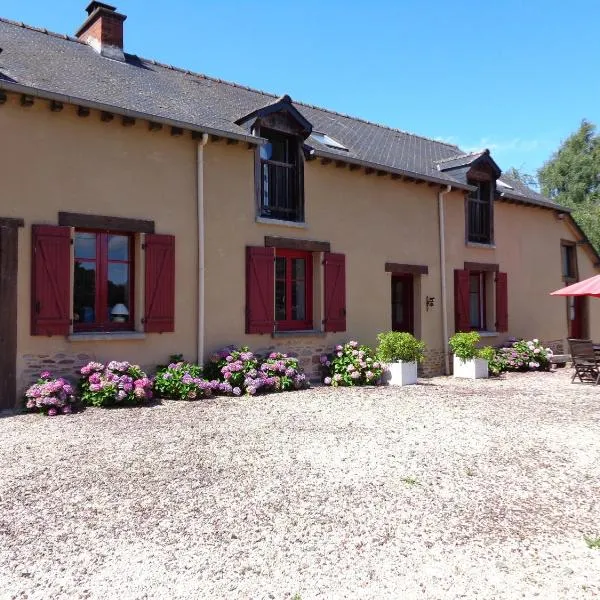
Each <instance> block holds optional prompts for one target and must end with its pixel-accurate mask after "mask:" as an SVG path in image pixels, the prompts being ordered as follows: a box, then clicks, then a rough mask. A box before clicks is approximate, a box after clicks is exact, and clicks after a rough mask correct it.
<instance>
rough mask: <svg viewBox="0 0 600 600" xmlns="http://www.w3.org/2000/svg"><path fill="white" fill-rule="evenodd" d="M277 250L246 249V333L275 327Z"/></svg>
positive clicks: (268, 331)
mask: <svg viewBox="0 0 600 600" xmlns="http://www.w3.org/2000/svg"><path fill="white" fill-rule="evenodd" d="M274 290H275V248H262V247H250V246H249V247H247V248H246V333H272V332H273V330H274V327H275V300H274V297H275V292H274Z"/></svg>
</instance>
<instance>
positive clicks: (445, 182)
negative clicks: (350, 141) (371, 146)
mask: <svg viewBox="0 0 600 600" xmlns="http://www.w3.org/2000/svg"><path fill="white" fill-rule="evenodd" d="M314 151H315V153H314V156H315V157H318V158H328V159H330V160H336V161H338V162H343V163H347V164H351V165H358V166H360V167H365V168H370V169H376V170H377V171H385V172H386V173H390V174H391V175H404V176H405V177H412V178H413V179H418V180H421V181H427V182H429V183H436V184H438V185H451V186H452V187H453V188H457V189H461V190H465V191H468V192H470V191H473V190H475V189H476V188H475V186H473V185H468V184H464V183H460V182H458V181H454V180H451V179H442V178H441V177H439V178H438V177H432V176H431V175H424V174H422V173H416V172H414V171H407V170H405V169H396V168H394V167H389V166H387V165H382V164H379V163H374V162H370V161H368V160H361V159H360V158H354V157H351V156H340V155H339V154H334V153H333V152H325V151H323V150H318V149H317V148H315V149H314Z"/></svg>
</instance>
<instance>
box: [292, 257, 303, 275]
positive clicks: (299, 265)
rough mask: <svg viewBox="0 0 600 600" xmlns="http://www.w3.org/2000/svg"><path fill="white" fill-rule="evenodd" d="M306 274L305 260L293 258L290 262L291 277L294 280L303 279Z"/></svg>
mask: <svg viewBox="0 0 600 600" xmlns="http://www.w3.org/2000/svg"><path fill="white" fill-rule="evenodd" d="M305 274H306V259H304V258H294V259H293V260H292V277H293V278H294V279H304V277H305Z"/></svg>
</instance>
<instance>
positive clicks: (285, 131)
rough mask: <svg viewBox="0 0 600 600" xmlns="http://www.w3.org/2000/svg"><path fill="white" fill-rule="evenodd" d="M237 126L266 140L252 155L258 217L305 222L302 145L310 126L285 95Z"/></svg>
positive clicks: (237, 122)
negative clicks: (253, 157)
mask: <svg viewBox="0 0 600 600" xmlns="http://www.w3.org/2000/svg"><path fill="white" fill-rule="evenodd" d="M236 124H237V125H239V126H240V127H243V128H245V129H247V130H249V131H251V132H252V134H253V135H256V136H258V137H261V138H263V139H265V140H266V142H265V143H264V144H261V145H260V146H259V149H258V150H257V151H256V154H255V159H256V162H255V170H254V174H255V191H256V207H257V217H258V218H259V219H272V220H274V221H284V222H289V223H303V222H304V156H303V152H302V144H303V143H304V140H306V138H307V137H308V136H309V135H310V134H311V132H312V124H311V123H310V122H309V121H308V120H307V119H306V117H305V116H304V115H303V114H302V113H301V112H300V111H299V110H298V109H297V108H296V107H295V106H294V104H293V103H292V99H291V98H290V97H289V96H288V95H285V96H282V97H281V98H279V99H277V100H275V101H274V102H271V103H270V104H267V105H266V106H263V107H261V108H257V109H256V110H254V111H252V112H251V113H249V114H247V115H245V116H243V117H241V118H240V119H238V120H237V121H236Z"/></svg>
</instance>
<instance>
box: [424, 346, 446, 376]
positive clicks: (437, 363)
mask: <svg viewBox="0 0 600 600" xmlns="http://www.w3.org/2000/svg"><path fill="white" fill-rule="evenodd" d="M443 374H444V351H443V350H426V351H425V358H424V359H423V362H422V363H421V364H420V365H419V377H437V376H438V375H443Z"/></svg>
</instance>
